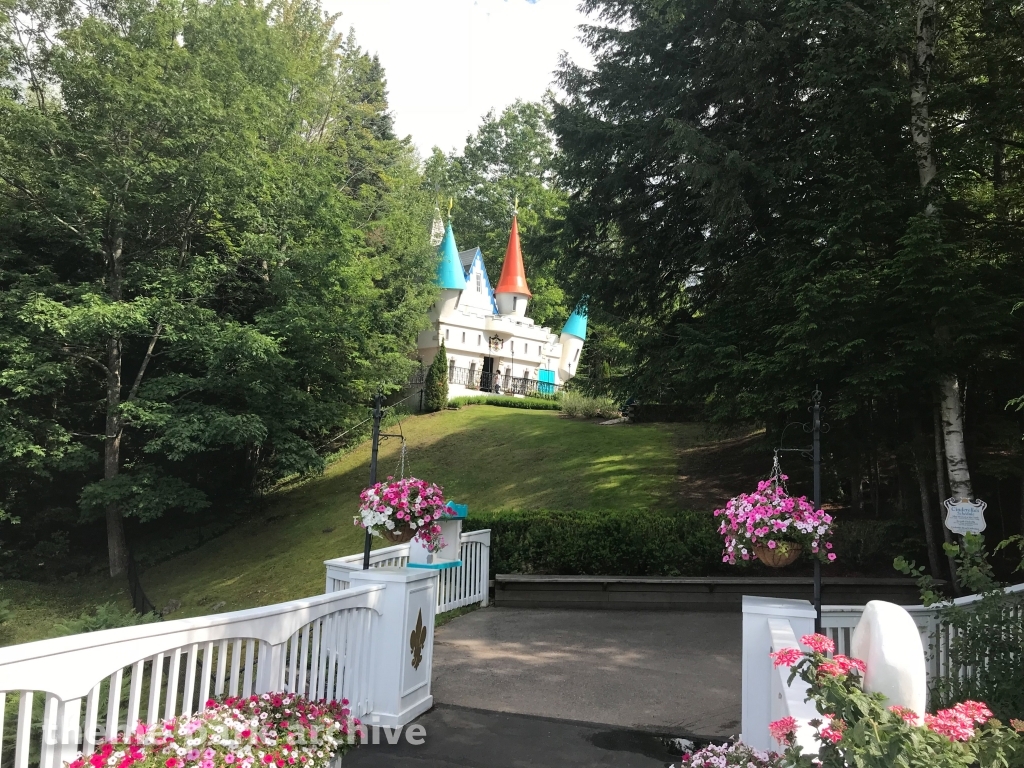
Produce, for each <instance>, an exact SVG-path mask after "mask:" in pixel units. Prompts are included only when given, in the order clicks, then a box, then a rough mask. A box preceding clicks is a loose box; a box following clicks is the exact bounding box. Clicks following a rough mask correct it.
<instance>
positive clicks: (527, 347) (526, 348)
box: [523, 344, 530, 355]
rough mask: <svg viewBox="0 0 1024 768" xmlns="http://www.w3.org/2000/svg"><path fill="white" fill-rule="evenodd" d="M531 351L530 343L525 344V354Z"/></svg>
mask: <svg viewBox="0 0 1024 768" xmlns="http://www.w3.org/2000/svg"><path fill="white" fill-rule="evenodd" d="M529 352H530V345H529V344H523V354H524V355H526V354H529Z"/></svg>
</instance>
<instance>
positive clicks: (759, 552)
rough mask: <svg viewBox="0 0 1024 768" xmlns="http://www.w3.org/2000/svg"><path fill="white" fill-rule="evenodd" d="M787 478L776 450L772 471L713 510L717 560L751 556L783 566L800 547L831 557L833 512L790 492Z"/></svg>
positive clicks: (745, 559)
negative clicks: (721, 543) (719, 556)
mask: <svg viewBox="0 0 1024 768" xmlns="http://www.w3.org/2000/svg"><path fill="white" fill-rule="evenodd" d="M788 479H789V478H788V477H787V476H786V475H784V474H782V472H781V471H780V469H779V459H778V456H777V455H776V457H775V464H774V466H773V467H772V474H771V476H770V477H769V478H768V479H767V480H762V481H761V482H759V483H758V484H757V490H756V491H755V492H754V493H741V494H740V495H739V496H736V497H735V498H732V499H729V502H728V503H727V504H726V505H725V509H716V510H715V517H720V518H721V523H720V524H719V526H718V532H719V533H720V534H721V535H722V538H723V541H724V543H725V549H724V550H723V551H722V562H725V563H729V564H730V565H735V564H736V563H743V562H748V561H750V560H751V559H754V558H756V559H758V560H760V561H761V562H762V563H764V564H765V565H767V566H769V567H771V568H784V567H785V566H787V565H791V564H792V563H794V562H795V561H796V559H797V558H798V557H800V555H801V554H803V553H804V552H807V553H809V554H810V555H811V556H812V557H816V558H818V559H820V560H823V561H825V562H831V561H833V560H835V559H836V555H835V553H834V552H832V542H831V541H829V539H830V538H831V536H832V529H833V521H832V516H831V515H829V514H826V513H825V511H824V510H821V509H815V508H814V505H813V504H811V502H809V501H808V500H807V497H806V496H799V497H793V496H790V495H789V493H788V492H787V491H786V486H785V481H786V480H788Z"/></svg>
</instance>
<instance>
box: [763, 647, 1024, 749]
mask: <svg viewBox="0 0 1024 768" xmlns="http://www.w3.org/2000/svg"><path fill="white" fill-rule="evenodd" d="M800 642H801V643H803V644H804V645H805V646H807V647H809V648H810V649H811V651H810V652H809V653H805V652H803V651H800V650H798V649H796V648H784V649H781V650H779V651H777V652H775V653H773V654H772V660H773V663H774V665H775V666H776V667H780V666H787V667H791V668H792V671H791V672H790V681H792V680H793V678H795V677H800V678H801V679H802V680H803V681H804V682H806V683H807V685H808V686H809V688H808V693H809V697H810V699H811V700H812V701H813V702H814V703H815V705H816V707H817V709H818V712H819V713H820V714H821V718H820V719H815V720H811V722H810V724H811V725H812V726H813V727H814V728H815V730H816V737H817V740H818V741H819V742H820V744H821V746H820V749H819V751H818V753H817V754H803V751H802V749H801V748H800V747H799V746H797V745H795V744H794V743H793V742H794V733H795V731H796V727H797V722H796V720H795V719H794V718H792V717H784V718H781V719H779V720H776V721H775V722H773V723H771V724H770V725H769V730H770V732H771V734H772V737H773V738H774V739H775V740H776V741H778V742H779V743H780V744H782V745H784V746H785V747H786V752H785V755H784V759H783V764H784V765H786V766H793V767H794V768H812V767H814V766H822V767H823V768H845V767H846V766H857V767H858V768H889V767H890V766H894V765H902V766H929V767H934V768H956V767H962V768H968V767H969V766H981V767H982V768H989V766H992V767H993V768H994V767H995V766H1001V767H1002V768H1009V767H1011V766H1024V739H1022V738H1021V732H1022V731H1024V722H1021V721H1019V720H1011V721H1010V727H1009V728H1007V727H1006V726H1004V725H1003V723H1001V722H1000V721H998V720H996V719H995V718H993V717H992V712H991V711H990V710H989V708H988V707H987V706H986V705H985V704H983V703H982V702H977V701H964V702H960V703H959V704H956V705H955V706H953V707H950V708H948V709H943V710H939V711H938V712H936V713H935V714H926V713H918V712H912V711H910V710H909V709H907V708H906V707H900V706H892V705H889V704H888V701H887V700H886V698H885V696H883V695H882V694H880V693H867V692H865V691H864V690H863V688H862V679H863V674H864V673H865V672H866V671H867V670H866V667H865V665H864V662H863V661H861V660H860V659H852V658H849V657H846V656H842V655H839V654H836V655H834V656H832V657H829V656H828V654H830V653H832V652H833V651H834V650H835V647H834V644H833V642H832V640H830V639H829V638H827V637H825V636H824V635H804V636H803V637H802V638H800Z"/></svg>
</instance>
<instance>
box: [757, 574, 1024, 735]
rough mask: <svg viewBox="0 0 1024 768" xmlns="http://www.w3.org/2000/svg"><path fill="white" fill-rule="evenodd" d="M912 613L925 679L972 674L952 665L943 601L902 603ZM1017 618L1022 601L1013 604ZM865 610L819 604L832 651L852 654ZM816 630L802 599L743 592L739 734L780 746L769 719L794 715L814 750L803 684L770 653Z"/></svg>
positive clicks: (967, 601) (962, 601)
mask: <svg viewBox="0 0 1024 768" xmlns="http://www.w3.org/2000/svg"><path fill="white" fill-rule="evenodd" d="M1005 591H1006V592H1007V593H1018V592H1024V584H1017V585H1015V586H1012V587H1008V588H1007V589H1006V590H1005ZM980 599H981V598H980V597H979V596H977V595H971V596H968V597H962V598H957V599H956V600H954V601H953V603H954V604H955V605H958V606H962V607H966V608H970V606H971V605H972V604H974V603H977V602H978V601H979V600H980ZM904 607H905V608H906V610H907V612H908V613H909V614H910V615H911V617H912V618H913V619H914V623H915V624H916V625H917V628H918V631H919V632H920V633H921V642H922V645H923V646H924V648H925V660H926V663H927V667H926V672H927V676H928V682H929V683H931V682H932V681H934V680H936V679H942V678H950V677H956V676H959V677H963V676H964V675H969V674H971V670H969V669H967V668H964V667H956V668H954V667H953V666H952V664H951V661H950V655H949V649H950V644H951V643H952V642H953V640H954V639H955V637H956V635H955V632H956V631H957V630H956V629H955V628H953V627H950V626H949V625H948V624H945V623H943V622H942V621H941V620H940V618H939V611H940V608H941V606H938V605H936V606H931V607H928V608H925V607H924V606H922V605H910V606H904ZM1009 610H1012V611H1013V612H1014V617H1013V618H1015V619H1017V620H1019V618H1020V611H1021V608H1020V606H1016V607H1014V608H1011V609H1009ZM863 613H864V606H862V605H829V606H822V609H821V624H822V627H821V630H822V633H823V634H825V635H827V636H829V637H830V638H831V639H832V640H833V641H834V642H835V644H836V653H842V654H845V655H851V652H850V647H851V644H852V638H853V630H854V628H855V627H856V626H857V623H858V622H859V621H860V617H861V615H862V614H863ZM813 631H814V609H813V607H812V606H811V604H810V603H809V602H808V601H806V600H782V599H771V598H760V597H749V596H744V598H743V701H742V708H743V724H742V729H743V733H742V739H743V740H744V741H745V742H746V743H748V744H750V745H751V746H754V747H756V748H758V749H778V745H777V744H776V743H775V742H774V740H772V738H771V736H770V735H769V733H768V723H770V722H771V721H773V720H778V719H779V718H781V717H786V716H792V717H794V718H796V721H797V723H798V729H797V742H798V743H799V744H800V745H801V746H803V747H804V749H805V750H806V751H813V752H816V751H817V748H818V747H817V743H816V742H815V740H814V737H813V729H811V728H810V727H809V726H808V725H807V721H808V720H810V719H812V718H814V717H817V716H818V715H817V712H816V710H815V709H814V707H813V706H811V705H810V704H809V703H808V702H807V701H806V694H807V690H806V686H804V685H803V684H802V683H801V681H800V680H799V679H797V680H794V681H793V685H792V686H790V685H789V684H788V682H787V680H788V678H789V671H790V670H789V669H788V668H787V667H779V668H778V669H775V668H774V667H773V666H772V664H771V661H770V659H769V656H768V654H769V653H771V652H772V651H777V650H780V649H781V648H799V647H800V646H799V644H798V642H797V640H798V638H799V637H801V636H802V635H805V634H809V633H810V632H813Z"/></svg>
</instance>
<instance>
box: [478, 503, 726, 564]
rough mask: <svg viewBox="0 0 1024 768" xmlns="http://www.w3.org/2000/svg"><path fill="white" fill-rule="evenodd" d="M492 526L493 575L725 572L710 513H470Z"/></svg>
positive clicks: (581, 511) (720, 543)
mask: <svg viewBox="0 0 1024 768" xmlns="http://www.w3.org/2000/svg"><path fill="white" fill-rule="evenodd" d="M463 526H464V528H465V530H468V531H469V530H479V529H481V528H490V529H491V574H492V575H494V574H496V573H539V574H558V575H561V576H579V575H585V576H706V575H709V574H712V573H721V572H723V566H722V555H721V552H722V541H721V537H720V536H719V535H718V532H717V530H716V528H715V523H714V518H713V517H712V516H711V515H709V514H708V513H706V512H704V513H699V512H678V513H668V512H660V511H650V510H641V509H638V510H600V511H590V510H575V511H568V512H556V511H551V510H528V511H523V510H502V511H499V512H490V513H482V514H471V515H470V516H469V518H468V519H467V520H466V521H465V522H464V523H463Z"/></svg>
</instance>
